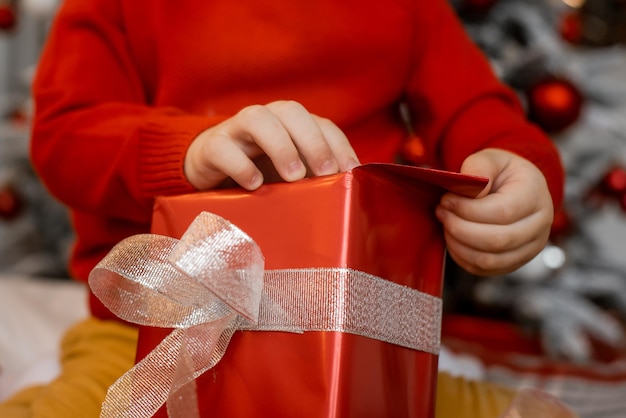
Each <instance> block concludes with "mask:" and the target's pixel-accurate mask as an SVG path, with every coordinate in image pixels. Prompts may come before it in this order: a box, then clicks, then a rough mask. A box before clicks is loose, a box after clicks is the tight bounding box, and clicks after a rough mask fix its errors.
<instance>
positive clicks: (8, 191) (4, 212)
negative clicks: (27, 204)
mask: <svg viewBox="0 0 626 418" xmlns="http://www.w3.org/2000/svg"><path fill="white" fill-rule="evenodd" d="M22 206H23V205H22V199H21V198H20V196H19V195H18V194H17V192H16V191H15V189H14V188H13V187H12V186H11V185H5V186H1V187H0V219H2V220H7V221H9V220H11V219H14V218H17V216H18V215H19V214H20V212H21V211H22Z"/></svg>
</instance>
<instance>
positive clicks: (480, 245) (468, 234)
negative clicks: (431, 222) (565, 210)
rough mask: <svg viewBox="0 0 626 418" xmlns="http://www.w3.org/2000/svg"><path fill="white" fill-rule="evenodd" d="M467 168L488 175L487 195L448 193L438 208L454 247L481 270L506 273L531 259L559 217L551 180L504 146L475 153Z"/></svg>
mask: <svg viewBox="0 0 626 418" xmlns="http://www.w3.org/2000/svg"><path fill="white" fill-rule="evenodd" d="M461 172H462V173H466V174H472V175H478V176H483V177H488V178H489V179H490V181H489V184H488V185H487V187H486V188H485V190H484V191H483V192H482V194H481V196H479V197H478V198H476V199H471V198H467V197H463V196H459V195H456V194H452V193H447V194H446V195H444V196H443V198H442V199H441V202H440V204H439V207H438V208H437V212H436V213H437V217H438V218H439V220H440V221H441V222H442V223H443V226H444V232H445V238H446V243H447V246H448V251H449V253H450V255H451V256H452V258H453V259H454V260H455V261H456V262H457V264H458V265H459V266H461V267H462V268H464V269H465V270H466V271H468V272H470V273H472V274H476V275H495V274H506V273H509V272H511V271H513V270H515V269H517V268H518V267H521V266H522V265H524V264H525V263H526V262H528V261H530V260H531V259H532V258H533V257H534V256H535V255H536V254H538V253H539V251H541V250H542V249H543V247H544V246H545V244H546V242H547V240H548V236H549V234H550V226H551V224H552V220H553V216H554V215H553V206H552V198H551V196H550V192H549V191H548V186H547V184H546V181H545V179H544V177H543V175H542V173H541V172H540V171H539V169H538V168H537V167H536V166H535V165H534V164H532V163H531V162H529V161H528V160H526V159H524V158H522V157H520V156H518V155H516V154H513V153H510V152H507V151H504V150H499V149H486V150H483V151H480V152H477V153H476V154H473V155H471V156H469V157H468V158H467V159H466V160H465V161H464V162H463V166H462V167H461Z"/></svg>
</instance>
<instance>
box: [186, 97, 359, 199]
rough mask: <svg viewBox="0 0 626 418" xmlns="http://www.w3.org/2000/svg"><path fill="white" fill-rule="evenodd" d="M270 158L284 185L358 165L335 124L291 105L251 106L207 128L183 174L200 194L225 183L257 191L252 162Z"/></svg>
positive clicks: (259, 179)
mask: <svg viewBox="0 0 626 418" xmlns="http://www.w3.org/2000/svg"><path fill="white" fill-rule="evenodd" d="M263 155H267V156H268V157H269V159H270V160H271V163H272V164H273V166H274V168H275V170H276V172H278V175H279V176H280V177H281V178H282V179H283V180H285V181H295V180H300V179H302V178H304V177H305V176H306V175H307V171H310V172H311V173H312V175H316V176H320V175H326V174H335V173H338V172H340V171H347V170H349V169H351V168H353V167H355V166H357V165H359V162H358V159H357V156H356V154H355V152H354V150H353V149H352V146H351V145H350V143H349V142H348V139H347V138H346V136H345V135H344V134H343V132H342V131H341V130H340V129H339V128H338V127H337V126H336V125H335V124H334V123H332V122H331V121H329V120H327V119H324V118H321V117H319V116H315V115H313V114H311V113H309V112H308V111H307V110H306V109H305V108H304V107H303V106H302V105H301V104H299V103H297V102H293V101H277V102H272V103H269V104H267V105H265V106H261V105H255V106H249V107H246V108H244V109H243V110H241V111H240V112H239V113H237V114H236V115H235V116H233V117H232V118H229V119H227V120H225V121H224V122H222V123H220V124H218V125H216V126H214V127H212V128H209V129H207V130H206V131H204V132H202V133H201V134H200V135H198V136H197V137H196V138H195V139H194V141H193V142H192V143H191V145H190V146H189V150H188V151H187V155H186V156H185V163H184V170H185V175H186V176H187V179H188V180H189V182H190V183H191V184H192V185H193V186H194V187H196V188H197V189H199V190H206V189H211V188H213V187H216V186H217V185H219V184H220V183H221V182H223V181H224V180H225V179H227V178H229V177H230V178H232V179H233V180H234V181H235V182H236V183H238V184H239V185H240V186H242V187H244V188H246V189H248V190H254V189H256V188H258V187H259V186H260V185H261V184H263V181H264V173H263V172H262V168H260V165H257V164H255V162H254V161H253V160H254V159H256V158H257V157H260V156H263Z"/></svg>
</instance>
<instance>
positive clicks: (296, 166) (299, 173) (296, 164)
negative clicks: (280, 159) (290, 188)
mask: <svg viewBox="0 0 626 418" xmlns="http://www.w3.org/2000/svg"><path fill="white" fill-rule="evenodd" d="M287 172H288V174H289V180H298V179H301V178H303V177H304V176H305V175H306V167H305V166H304V164H303V163H302V161H300V160H296V161H293V162H292V163H291V164H289V167H287Z"/></svg>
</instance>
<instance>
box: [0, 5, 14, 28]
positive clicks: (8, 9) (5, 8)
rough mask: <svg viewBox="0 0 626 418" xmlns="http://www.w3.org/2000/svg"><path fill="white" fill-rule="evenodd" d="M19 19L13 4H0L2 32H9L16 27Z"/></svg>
mask: <svg viewBox="0 0 626 418" xmlns="http://www.w3.org/2000/svg"><path fill="white" fill-rule="evenodd" d="M16 22H17V18H16V16H15V10H14V9H13V7H12V6H11V3H0V30H4V31H9V30H11V29H13V28H14V27H15V23H16Z"/></svg>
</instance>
